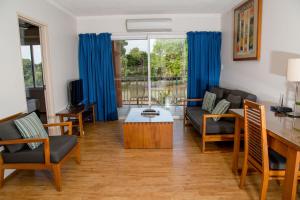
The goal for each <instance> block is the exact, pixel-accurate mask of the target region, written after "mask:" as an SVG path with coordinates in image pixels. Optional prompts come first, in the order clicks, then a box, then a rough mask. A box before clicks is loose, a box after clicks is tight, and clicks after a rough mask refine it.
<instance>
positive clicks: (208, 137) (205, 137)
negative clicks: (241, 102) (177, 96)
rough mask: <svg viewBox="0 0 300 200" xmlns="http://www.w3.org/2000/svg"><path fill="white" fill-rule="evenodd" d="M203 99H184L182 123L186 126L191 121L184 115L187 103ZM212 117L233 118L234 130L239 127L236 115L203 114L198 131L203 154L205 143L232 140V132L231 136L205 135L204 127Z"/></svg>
mask: <svg viewBox="0 0 300 200" xmlns="http://www.w3.org/2000/svg"><path fill="white" fill-rule="evenodd" d="M201 101H203V99H186V100H185V102H184V120H183V123H184V125H185V126H186V125H187V124H188V123H187V122H188V121H191V119H189V117H188V116H187V114H186V108H187V102H201ZM213 117H220V118H234V119H235V130H237V129H238V126H239V120H238V117H237V115H235V114H230V113H226V114H220V115H216V114H203V116H202V130H199V131H200V132H201V134H202V140H201V150H202V152H203V153H204V152H205V143H206V142H219V141H233V140H234V132H233V133H232V134H220V133H216V134H209V135H208V134H206V126H207V119H209V118H213Z"/></svg>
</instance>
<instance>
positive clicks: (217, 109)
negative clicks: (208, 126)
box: [212, 99, 230, 122]
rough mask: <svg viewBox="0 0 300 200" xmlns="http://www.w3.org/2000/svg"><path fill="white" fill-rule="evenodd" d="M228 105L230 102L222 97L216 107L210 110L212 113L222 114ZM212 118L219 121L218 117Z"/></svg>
mask: <svg viewBox="0 0 300 200" xmlns="http://www.w3.org/2000/svg"><path fill="white" fill-rule="evenodd" d="M229 106H230V102H229V101H226V100H225V99H223V100H221V101H220V102H219V103H218V104H217V105H216V107H215V108H214V110H213V111H212V114H224V113H226V112H227V110H228V108H229ZM213 120H214V121H215V122H216V121H219V120H220V117H214V118H213Z"/></svg>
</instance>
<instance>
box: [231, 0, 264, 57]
mask: <svg viewBox="0 0 300 200" xmlns="http://www.w3.org/2000/svg"><path fill="white" fill-rule="evenodd" d="M261 15H262V0H247V1H246V2H245V3H243V4H242V5H240V6H239V7H237V8H236V9H234V38H233V41H234V42H233V60H235V61H238V60H259V58H260V39H261V36H260V35H261Z"/></svg>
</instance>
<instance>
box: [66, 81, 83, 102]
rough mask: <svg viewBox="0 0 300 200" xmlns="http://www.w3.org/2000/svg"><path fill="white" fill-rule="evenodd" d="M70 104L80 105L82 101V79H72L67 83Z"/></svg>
mask: <svg viewBox="0 0 300 200" xmlns="http://www.w3.org/2000/svg"><path fill="white" fill-rule="evenodd" d="M69 95H70V96H69V97H70V105H71V106H72V107H75V106H79V105H81V103H82V101H83V85H82V80H81V79H79V80H74V81H70V83H69Z"/></svg>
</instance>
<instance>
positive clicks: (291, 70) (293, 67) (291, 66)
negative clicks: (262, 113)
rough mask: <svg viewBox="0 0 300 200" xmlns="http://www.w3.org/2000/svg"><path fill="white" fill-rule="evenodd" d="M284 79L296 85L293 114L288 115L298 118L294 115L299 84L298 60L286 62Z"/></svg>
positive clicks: (299, 62)
mask: <svg viewBox="0 0 300 200" xmlns="http://www.w3.org/2000/svg"><path fill="white" fill-rule="evenodd" d="M286 77H287V80H288V81H290V82H295V83H296V90H295V104H294V112H293V113H289V114H288V115H289V116H291V117H300V114H299V113H298V114H297V113H296V106H297V96H298V88H299V82H300V58H293V59H289V60H288V67H287V76H286Z"/></svg>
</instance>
